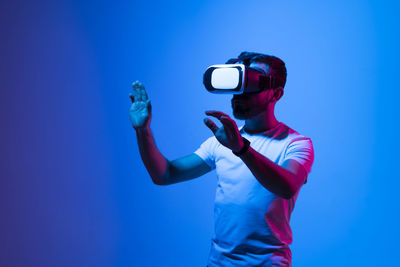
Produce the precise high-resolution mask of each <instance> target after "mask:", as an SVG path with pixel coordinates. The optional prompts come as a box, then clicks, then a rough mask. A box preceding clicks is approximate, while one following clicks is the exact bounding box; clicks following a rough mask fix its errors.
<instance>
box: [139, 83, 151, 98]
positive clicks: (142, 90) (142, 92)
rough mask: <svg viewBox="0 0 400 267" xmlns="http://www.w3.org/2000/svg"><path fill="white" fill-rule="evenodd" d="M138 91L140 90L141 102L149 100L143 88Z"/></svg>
mask: <svg viewBox="0 0 400 267" xmlns="http://www.w3.org/2000/svg"><path fill="white" fill-rule="evenodd" d="M139 90H140V93H141V96H142V101H147V99H149V97H148V96H147V93H146V89H144V86H143V87H141V88H140V89H139Z"/></svg>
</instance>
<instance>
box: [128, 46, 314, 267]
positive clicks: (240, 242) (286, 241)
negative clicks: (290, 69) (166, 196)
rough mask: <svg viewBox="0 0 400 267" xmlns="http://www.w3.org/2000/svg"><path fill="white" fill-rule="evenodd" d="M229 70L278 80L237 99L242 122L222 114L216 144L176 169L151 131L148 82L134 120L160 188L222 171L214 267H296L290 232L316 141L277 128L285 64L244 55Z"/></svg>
mask: <svg viewBox="0 0 400 267" xmlns="http://www.w3.org/2000/svg"><path fill="white" fill-rule="evenodd" d="M227 63H230V64H232V63H241V64H245V65H247V66H250V67H254V68H262V69H263V70H264V71H265V72H266V74H267V75H271V76H272V77H273V78H274V79H273V80H274V84H273V86H272V88H269V89H265V90H264V91H261V92H257V93H242V94H240V95H233V98H232V103H231V104H232V108H233V115H234V117H235V118H236V119H239V120H245V125H244V126H242V127H240V128H238V127H237V125H236V123H235V121H234V120H232V119H231V118H230V117H229V116H228V115H226V114H224V113H222V112H220V111H206V114H207V115H209V116H212V117H214V118H216V119H218V120H219V121H220V122H221V123H222V126H221V127H218V126H217V125H216V124H215V123H214V122H213V121H212V120H211V119H208V118H206V119H205V120H204V122H205V124H206V126H207V127H208V128H209V129H210V130H211V131H212V133H213V136H211V137H210V138H208V139H207V140H206V141H205V142H204V143H202V144H201V146H200V147H199V148H198V149H197V150H196V151H195V152H194V153H192V154H190V155H187V156H185V157H182V158H178V159H176V160H173V161H169V160H168V159H166V158H165V157H164V156H163V155H162V154H161V153H160V151H159V150H158V149H157V147H156V145H155V142H154V139H153V136H152V132H151V130H150V120H151V104H150V100H149V99H148V97H147V94H146V91H145V89H144V87H143V85H142V84H141V83H140V82H135V83H134V84H133V90H134V94H133V95H132V94H131V95H130V97H131V100H132V106H131V109H130V119H131V122H132V126H133V127H134V129H135V130H136V135H137V139H138V146H139V150H140V154H141V157H142V160H143V162H144V164H145V166H146V168H147V171H148V172H149V174H150V176H151V178H152V180H153V182H154V183H155V184H157V185H169V184H173V183H179V182H183V181H187V180H190V179H194V178H196V177H199V176H202V175H203V174H205V173H207V172H209V171H211V170H213V169H216V172H217V176H218V186H217V192H216V198H215V206H214V219H215V223H214V224H215V232H214V236H213V238H212V243H211V250H210V254H209V258H208V266H209V267H216V266H218V267H220V266H227V267H228V266H232V267H233V266H291V259H292V255H291V251H290V248H289V245H290V244H291V243H292V232H291V228H290V225H289V220H290V215H291V212H292V211H293V208H294V204H295V202H296V199H297V196H298V193H299V190H300V187H301V186H302V185H303V184H304V183H306V182H307V176H308V174H309V173H310V171H311V166H312V164H313V161H314V151H313V145H312V142H311V139H310V138H308V137H305V136H303V135H301V134H299V133H298V132H296V131H294V130H293V129H291V128H290V127H288V126H287V125H286V124H284V123H282V122H279V121H277V119H276V118H275V115H274V109H275V103H276V102H277V101H278V100H279V99H280V98H281V97H282V95H283V88H284V86H285V83H286V67H285V64H284V63H283V61H282V60H280V59H279V58H277V57H273V56H269V55H264V54H259V53H249V52H243V53H241V54H240V55H239V57H238V58H237V59H231V60H229V61H228V62H227Z"/></svg>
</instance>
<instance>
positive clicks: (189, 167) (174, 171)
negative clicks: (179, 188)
mask: <svg viewBox="0 0 400 267" xmlns="http://www.w3.org/2000/svg"><path fill="white" fill-rule="evenodd" d="M209 171H211V167H210V166H208V165H207V163H205V161H204V160H202V159H201V158H200V157H199V156H198V155H196V154H195V153H192V154H189V155H187V156H184V157H181V158H178V159H175V160H173V161H169V175H168V180H167V181H166V183H165V184H166V185H168V184H175V183H179V182H183V181H187V180H191V179H194V178H197V177H199V176H202V175H204V174H206V173H208V172H209Z"/></svg>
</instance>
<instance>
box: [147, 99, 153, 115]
mask: <svg viewBox="0 0 400 267" xmlns="http://www.w3.org/2000/svg"><path fill="white" fill-rule="evenodd" d="M146 105H147V110H148V112H149V114H151V110H152V107H151V101H150V99H148V100H147V101H146Z"/></svg>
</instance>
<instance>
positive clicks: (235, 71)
mask: <svg viewBox="0 0 400 267" xmlns="http://www.w3.org/2000/svg"><path fill="white" fill-rule="evenodd" d="M272 83H273V77H271V76H270V75H267V74H266V73H265V71H264V70H263V69H260V68H254V67H248V66H246V65H244V64H222V65H212V66H210V67H208V68H207V70H206V72H205V73H204V75H203V84H204V86H205V87H206V89H207V90H208V91H209V92H211V93H214V94H242V93H255V92H260V91H263V90H266V89H270V88H273V87H272Z"/></svg>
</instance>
